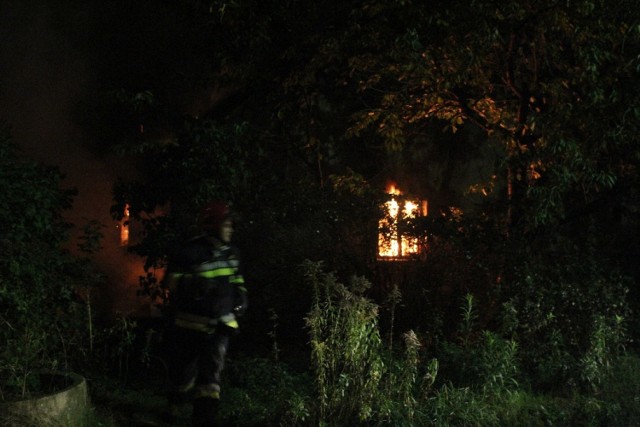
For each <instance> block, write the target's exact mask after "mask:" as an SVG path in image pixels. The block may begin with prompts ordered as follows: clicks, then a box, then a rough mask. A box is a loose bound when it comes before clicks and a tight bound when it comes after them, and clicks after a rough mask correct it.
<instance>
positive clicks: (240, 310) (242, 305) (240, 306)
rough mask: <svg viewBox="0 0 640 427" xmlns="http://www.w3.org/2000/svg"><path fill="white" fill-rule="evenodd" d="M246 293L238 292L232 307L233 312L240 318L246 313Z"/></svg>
mask: <svg viewBox="0 0 640 427" xmlns="http://www.w3.org/2000/svg"><path fill="white" fill-rule="evenodd" d="M247 303H248V301H247V293H246V292H244V291H238V295H237V296H236V300H235V303H234V306H233V312H234V313H235V315H236V316H237V317H242V316H244V314H245V313H246V311H247Z"/></svg>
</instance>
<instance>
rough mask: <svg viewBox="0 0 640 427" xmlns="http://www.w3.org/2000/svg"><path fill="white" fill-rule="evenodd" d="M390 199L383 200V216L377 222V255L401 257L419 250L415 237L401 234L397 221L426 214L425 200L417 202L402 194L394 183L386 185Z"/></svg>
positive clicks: (416, 252)
mask: <svg viewBox="0 0 640 427" xmlns="http://www.w3.org/2000/svg"><path fill="white" fill-rule="evenodd" d="M386 192H387V194H389V196H391V197H390V199H389V200H388V201H387V202H385V204H384V210H385V214H386V216H385V218H383V219H381V220H380V222H379V224H378V229H379V230H380V231H379V232H378V257H379V258H403V257H408V256H410V255H413V254H418V253H419V252H420V248H421V246H420V242H419V241H418V239H417V238H416V237H411V236H405V235H402V234H401V233H400V232H399V231H398V223H399V222H401V221H405V220H407V219H411V218H416V217H417V216H426V215H427V213H428V212H427V207H428V205H427V201H426V200H423V201H422V202H418V201H416V200H409V199H406V198H404V197H401V196H402V192H401V191H400V190H399V189H398V188H397V187H396V185H395V184H393V183H392V184H389V185H388V186H387V191H386Z"/></svg>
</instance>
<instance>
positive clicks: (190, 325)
mask: <svg viewBox="0 0 640 427" xmlns="http://www.w3.org/2000/svg"><path fill="white" fill-rule="evenodd" d="M175 325H176V326H178V327H180V328H184V329H191V330H192V331H198V332H204V333H206V334H212V333H214V332H215V331H216V327H215V326H213V325H205V324H203V323H197V322H190V321H188V320H186V319H176V321H175Z"/></svg>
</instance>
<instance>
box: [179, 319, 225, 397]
mask: <svg viewBox="0 0 640 427" xmlns="http://www.w3.org/2000/svg"><path fill="white" fill-rule="evenodd" d="M167 341H168V342H167V344H168V348H167V351H168V354H167V363H168V368H169V381H170V390H169V401H170V403H180V402H185V401H187V400H192V399H194V400H195V399H202V398H206V399H216V400H217V398H218V395H219V392H220V376H221V373H222V370H223V368H224V359H225V356H226V353H227V348H228V346H229V335H228V333H227V332H226V330H225V329H222V330H219V331H216V332H214V333H213V334H206V333H203V332H199V331H193V330H190V329H184V328H180V327H177V326H174V327H173V328H172V329H171V331H170V333H169V336H168V340H167Z"/></svg>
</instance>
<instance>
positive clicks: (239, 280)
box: [229, 276, 244, 283]
mask: <svg viewBox="0 0 640 427" xmlns="http://www.w3.org/2000/svg"><path fill="white" fill-rule="evenodd" d="M229 283H244V278H243V277H242V276H236V277H232V278H231V279H229Z"/></svg>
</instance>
